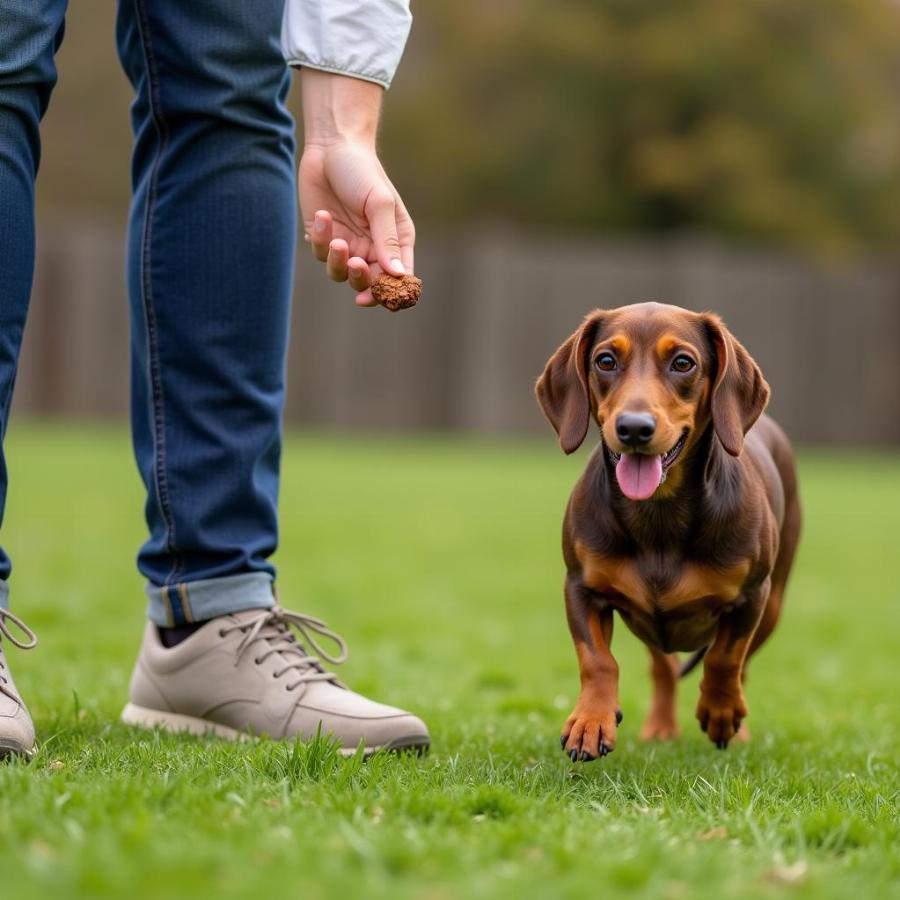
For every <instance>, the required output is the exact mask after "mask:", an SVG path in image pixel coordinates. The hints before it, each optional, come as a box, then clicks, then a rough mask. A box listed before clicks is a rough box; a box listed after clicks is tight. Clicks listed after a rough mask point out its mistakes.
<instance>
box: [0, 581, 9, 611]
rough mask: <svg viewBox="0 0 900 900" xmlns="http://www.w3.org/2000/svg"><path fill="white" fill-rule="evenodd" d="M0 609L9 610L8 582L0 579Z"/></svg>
mask: <svg viewBox="0 0 900 900" xmlns="http://www.w3.org/2000/svg"><path fill="white" fill-rule="evenodd" d="M0 609H9V582H8V581H6V580H5V579H4V578H0Z"/></svg>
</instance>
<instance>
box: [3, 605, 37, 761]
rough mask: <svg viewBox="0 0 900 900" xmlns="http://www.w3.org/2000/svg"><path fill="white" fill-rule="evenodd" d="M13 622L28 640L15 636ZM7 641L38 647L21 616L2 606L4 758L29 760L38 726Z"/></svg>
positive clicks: (16, 644) (27, 646)
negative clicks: (5, 651)
mask: <svg viewBox="0 0 900 900" xmlns="http://www.w3.org/2000/svg"><path fill="white" fill-rule="evenodd" d="M9 623H12V624H13V625H15V626H16V628H17V629H18V630H19V631H20V632H21V633H22V634H23V635H25V640H24V641H21V640H19V639H18V638H16V637H14V636H13V633H12V632H11V631H10V630H9ZM3 638H6V639H7V640H8V641H9V642H10V643H11V644H13V645H14V646H16V647H19V648H21V649H22V650H30V649H31V648H32V647H34V646H36V645H37V638H36V637H35V635H34V632H33V631H32V630H31V629H30V628H29V627H28V626H27V625H26V624H25V623H24V622H23V621H22V620H21V619H20V618H18V616H14V615H13V614H12V613H11V612H10V611H9V610H8V609H4V608H3V607H0V759H5V758H6V757H8V756H10V755H13V754H16V755H19V756H24V757H26V758H29V757H31V756H32V755H33V754H34V725H33V724H32V722H31V716H29V715H28V710H27V709H26V708H25V704H24V703H23V702H22V698H21V697H20V696H19V692H18V691H17V690H16V684H15V682H14V681H13V677H12V673H11V672H10V671H9V663H7V661H6V657H5V656H4V655H3Z"/></svg>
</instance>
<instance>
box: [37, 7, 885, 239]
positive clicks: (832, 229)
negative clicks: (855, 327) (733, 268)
mask: <svg viewBox="0 0 900 900" xmlns="http://www.w3.org/2000/svg"><path fill="white" fill-rule="evenodd" d="M413 9H414V12H415V15H416V23H415V27H414V28H413V33H412V38H411V40H410V45H409V48H408V51H407V57H406V60H405V61H404V64H403V65H402V67H401V69H400V72H399V74H398V77H397V80H396V82H395V84H394V87H393V89H392V90H391V93H390V96H389V99H388V103H387V106H386V116H385V125H384V130H383V141H382V143H383V148H384V154H385V157H386V159H387V165H388V169H389V171H390V172H391V175H392V177H393V178H394V179H395V181H396V182H397V184H398V187H400V188H401V190H402V191H403V193H404V196H405V197H406V199H407V201H408V203H409V205H410V207H411V209H412V210H413V212H414V213H415V214H416V217H417V219H418V220H419V221H420V222H421V223H424V222H428V221H431V222H443V221H450V222H456V223H468V222H472V221H474V220H479V219H513V220H515V221H518V222H522V223H534V224H547V225H561V226H567V227H572V226H575V227H584V228H591V229H614V230H632V231H633V230H640V231H652V232H665V231H672V230H676V229H685V228H687V229H702V230H707V231H716V232H719V233H724V234H726V235H730V236H735V237H736V238H742V239H752V240H753V241H760V240H765V241H772V242H790V243H794V244H802V245H806V246H808V247H812V248H815V249H817V250H819V251H822V252H826V253H838V254H839V253H845V252H847V251H849V250H852V249H854V248H859V247H862V246H878V245H883V246H887V245H890V244H891V243H892V242H895V241H897V240H898V239H900V116H898V111H900V5H898V4H897V3H895V2H891V0H790V2H786V0H743V2H740V3H732V2H723V0H413ZM113 16H114V6H113V4H111V3H82V4H70V11H69V29H68V35H67V39H66V42H65V43H64V45H63V49H62V51H61V53H60V56H59V65H60V75H61V79H60V85H59V87H58V89H57V95H56V97H55V98H54V101H53V104H52V105H51V109H50V113H49V116H48V120H47V122H46V126H45V129H44V144H45V162H44V170H43V173H42V176H41V180H40V182H39V199H40V203H41V206H42V207H43V209H44V211H63V212H69V213H71V212H75V213H77V214H79V215H80V214H84V213H87V212H91V213H94V214H96V213H97V212H98V211H101V212H106V213H113V214H115V215H121V214H122V211H123V209H124V206H125V204H126V203H127V193H128V153H129V143H130V138H129V134H128V125H127V104H128V99H129V89H128V86H127V84H126V83H125V81H124V78H123V77H122V76H121V74H120V72H119V71H118V66H117V63H116V60H115V51H114V47H113V35H112V26H113V21H112V20H113ZM297 93H299V92H295V97H294V99H293V101H292V102H293V103H294V104H295V109H296V102H297V97H296V94H297Z"/></svg>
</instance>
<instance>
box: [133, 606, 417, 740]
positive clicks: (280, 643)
mask: <svg viewBox="0 0 900 900" xmlns="http://www.w3.org/2000/svg"><path fill="white" fill-rule="evenodd" d="M291 625H293V626H294V627H295V628H296V629H297V631H299V632H300V634H301V636H302V638H303V640H304V641H305V643H306V645H307V646H308V647H309V648H310V649H311V650H313V651H314V652H315V653H316V654H317V656H311V655H310V654H309V653H307V651H306V649H305V648H304V646H303V645H302V644H300V643H299V642H298V641H297V639H296V638H295V637H294V634H293V632H292V631H291V629H290V627H289V626H291ZM314 634H318V635H320V636H324V637H327V638H330V639H331V640H333V641H335V643H336V644H337V645H338V647H339V648H340V653H339V655H338V656H337V657H333V656H329V655H328V654H327V653H325V652H324V651H323V650H322V648H321V647H320V646H319V644H318V643H317V642H316V639H315V637H314V636H313V635H314ZM346 656H347V651H346V646H345V645H344V642H343V640H342V639H341V638H340V637H338V635H336V634H335V633H334V632H332V631H329V630H328V628H326V626H325V623H324V622H322V621H320V620H319V619H314V618H312V617H311V616H305V615H302V614H300V613H293V612H288V611H286V610H283V609H281V608H280V607H278V606H275V607H273V608H271V609H251V610H246V611H244V612H238V613H232V614H231V615H227V616H220V617H219V618H216V619H212V620H211V621H210V622H208V623H207V624H206V625H204V626H203V627H202V628H200V629H199V630H198V631H196V632H195V633H194V634H192V635H191V636H190V637H189V638H187V639H186V640H184V641H182V642H181V643H180V644H176V645H175V646H174V647H165V646H163V644H162V641H160V639H159V633H158V632H157V630H156V626H155V625H153V624H152V623H148V624H147V628H146V630H145V632H144V643H143V646H142V647H141V652H140V655H139V656H138V661H137V665H136V666H135V669H134V674H133V675H132V677H131V689H130V702H129V703H128V704H127V705H126V707H125V709H124V710H123V712H122V721H123V722H126V723H127V724H129V725H138V726H141V727H143V728H156V727H161V728H165V729H167V730H170V731H188V732H191V733H192V734H215V735H218V736H219V737H224V738H232V739H234V738H239V737H241V736H243V735H245V734H247V733H253V734H260V735H261V734H266V735H269V736H270V737H273V738H285V739H292V738H295V737H299V738H302V739H304V740H305V739H309V738H311V737H313V736H315V734H316V732H317V730H319V729H321V733H322V734H330V735H331V736H332V737H333V738H334V740H335V741H336V742H337V743H339V744H340V746H341V753H343V754H344V755H345V756H348V755H351V754H353V753H354V752H355V751H356V748H357V746H358V745H359V743H360V741H363V742H364V745H365V749H366V753H367V754H368V753H373V752H375V751H376V750H424V749H426V748H427V747H428V745H429V743H430V739H429V736H428V729H427V728H426V727H425V723H424V722H422V721H421V719H418V718H416V717H415V716H413V715H411V714H410V713H407V712H404V711H403V710H401V709H395V708H394V707H392V706H383V705H382V704H380V703H375V702H373V701H372V700H368V699H366V698H365V697H363V696H361V695H360V694H355V693H354V692H353V691H351V690H348V689H347V688H346V687H345V686H344V685H343V684H341V682H340V681H338V679H337V678H336V676H334V675H333V674H332V673H331V672H328V671H326V670H325V669H324V668H323V667H322V664H321V663H320V662H319V658H321V659H324V660H327V661H328V662H331V663H340V662H343V661H344V659H346Z"/></svg>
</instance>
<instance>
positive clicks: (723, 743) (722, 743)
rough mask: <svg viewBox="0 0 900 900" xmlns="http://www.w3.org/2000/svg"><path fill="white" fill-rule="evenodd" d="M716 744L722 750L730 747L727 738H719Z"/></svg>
mask: <svg viewBox="0 0 900 900" xmlns="http://www.w3.org/2000/svg"><path fill="white" fill-rule="evenodd" d="M716 746H717V747H718V748H719V749H720V750H725V749H726V748H727V747H728V741H726V740H724V739H722V738H719V740H717V741H716Z"/></svg>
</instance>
